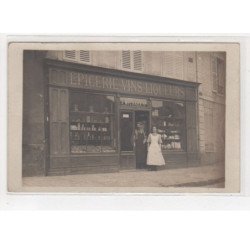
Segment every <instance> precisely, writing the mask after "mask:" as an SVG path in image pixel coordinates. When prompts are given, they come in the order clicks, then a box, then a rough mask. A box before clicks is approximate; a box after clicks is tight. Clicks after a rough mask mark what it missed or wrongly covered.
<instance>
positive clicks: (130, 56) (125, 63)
mask: <svg viewBox="0 0 250 250" xmlns="http://www.w3.org/2000/svg"><path fill="white" fill-rule="evenodd" d="M121 64H122V68H123V69H127V70H134V71H142V52H141V51H140V50H134V51H131V50H123V51H122V63H121Z"/></svg>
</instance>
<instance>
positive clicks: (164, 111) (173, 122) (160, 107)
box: [151, 100, 186, 150]
mask: <svg viewBox="0 0 250 250" xmlns="http://www.w3.org/2000/svg"><path fill="white" fill-rule="evenodd" d="M152 126H156V127H157V129H158V133H159V134H161V138H162V149H163V150H186V139H185V138H186V129H185V104H184V103H183V102H170V101H162V100H152V124H151V127H152Z"/></svg>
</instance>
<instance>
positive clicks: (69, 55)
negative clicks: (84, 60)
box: [64, 50, 77, 60]
mask: <svg viewBox="0 0 250 250" xmlns="http://www.w3.org/2000/svg"><path fill="white" fill-rule="evenodd" d="M64 58H65V59H68V60H77V53H76V51H75V50H65V51H64Z"/></svg>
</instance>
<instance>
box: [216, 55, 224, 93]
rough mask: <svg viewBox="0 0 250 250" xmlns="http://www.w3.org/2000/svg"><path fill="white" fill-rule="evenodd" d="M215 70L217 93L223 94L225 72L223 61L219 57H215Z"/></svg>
mask: <svg viewBox="0 0 250 250" xmlns="http://www.w3.org/2000/svg"><path fill="white" fill-rule="evenodd" d="M217 65H218V67H217V70H218V93H219V94H224V89H225V81H226V72H225V62H224V61H223V60H221V59H219V58H218V59H217Z"/></svg>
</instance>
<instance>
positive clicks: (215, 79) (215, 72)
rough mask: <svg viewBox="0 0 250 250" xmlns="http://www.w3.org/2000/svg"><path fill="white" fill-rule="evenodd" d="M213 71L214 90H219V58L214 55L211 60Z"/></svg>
mask: <svg viewBox="0 0 250 250" xmlns="http://www.w3.org/2000/svg"><path fill="white" fill-rule="evenodd" d="M211 63H212V65H211V73H212V83H213V90H214V91H216V92H217V91H218V72H217V58H216V57H215V56H212V61H211Z"/></svg>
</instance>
